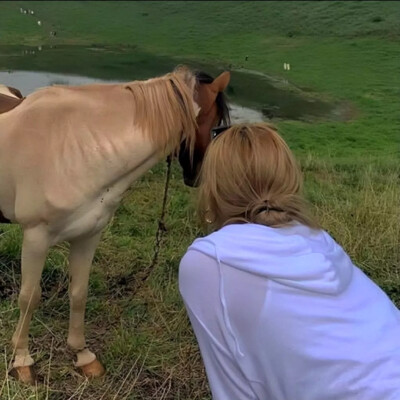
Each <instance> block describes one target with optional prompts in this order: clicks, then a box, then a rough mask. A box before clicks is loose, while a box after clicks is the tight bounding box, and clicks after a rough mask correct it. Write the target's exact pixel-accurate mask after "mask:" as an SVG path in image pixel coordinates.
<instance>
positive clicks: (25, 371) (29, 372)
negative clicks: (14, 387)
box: [8, 365, 37, 385]
mask: <svg viewBox="0 0 400 400" xmlns="http://www.w3.org/2000/svg"><path fill="white" fill-rule="evenodd" d="M8 374H9V375H10V376H12V377H13V378H15V379H16V380H17V381H20V382H22V383H27V384H29V385H34V384H35V382H36V381H37V376H36V372H35V369H34V368H33V366H32V365H30V366H27V367H15V368H13V369H12V370H11V371H9V373H8Z"/></svg>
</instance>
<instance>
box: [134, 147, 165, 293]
mask: <svg viewBox="0 0 400 400" xmlns="http://www.w3.org/2000/svg"><path fill="white" fill-rule="evenodd" d="M171 164H172V157H171V156H170V155H169V156H168V157H167V175H166V177H165V187H164V197H163V202H162V207H161V214H160V218H159V219H158V227H157V232H156V236H155V244H154V255H153V259H152V261H151V264H150V265H149V266H148V267H146V268H145V270H144V271H143V273H142V274H141V276H139V277H138V279H137V282H138V283H137V285H136V287H135V288H134V291H133V293H132V295H133V296H134V295H135V294H136V293H137V292H138V291H139V290H140V289H141V288H142V286H143V284H144V283H145V282H146V281H147V279H148V278H149V276H150V275H151V273H152V272H153V270H154V268H155V267H156V265H157V261H158V255H159V253H160V248H161V241H162V238H163V234H164V233H165V232H166V231H167V228H166V227H165V221H164V219H165V211H166V207H167V199H168V188H169V181H170V178H171Z"/></svg>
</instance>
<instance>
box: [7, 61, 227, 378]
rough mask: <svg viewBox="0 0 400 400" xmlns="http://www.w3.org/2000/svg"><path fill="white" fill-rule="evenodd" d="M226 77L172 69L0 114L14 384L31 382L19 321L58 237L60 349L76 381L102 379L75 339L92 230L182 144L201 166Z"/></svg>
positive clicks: (45, 97)
mask: <svg viewBox="0 0 400 400" xmlns="http://www.w3.org/2000/svg"><path fill="white" fill-rule="evenodd" d="M229 78H230V77H229V73H228V72H225V73H223V74H221V75H220V76H219V77H218V78H216V79H215V80H212V79H211V81H210V82H208V84H202V83H201V82H199V81H197V82H196V76H195V75H194V74H193V73H192V72H191V71H189V70H188V69H186V68H179V69H177V70H175V71H174V72H173V73H170V74H167V75H165V76H163V77H160V78H155V79H150V80H147V81H134V82H129V83H124V84H109V85H104V84H95V85H85V86H81V87H68V86H56V87H49V88H44V89H41V90H38V91H36V92H34V93H33V94H31V95H29V96H27V97H26V98H25V99H24V100H23V101H22V102H21V104H19V105H18V106H16V107H14V108H12V110H11V111H8V112H5V113H3V114H0V217H1V218H0V220H2V221H3V222H4V221H7V220H10V221H11V222H16V223H19V224H20V225H21V226H22V229H23V243H22V255H21V270H22V282H21V289H20V294H19V300H18V303H19V308H20V317H19V321H18V325H17V327H16V330H15V332H14V335H13V337H12V342H13V345H14V349H15V353H14V362H13V375H14V376H16V377H17V378H18V379H20V380H21V381H24V382H33V380H34V371H33V368H32V366H33V364H34V360H33V359H32V357H31V355H30V354H29V350H28V331H29V325H30V321H31V318H32V314H33V311H34V310H35V308H36V307H37V305H38V303H39V299H40V296H41V288H40V279H41V274H42V270H43V266H44V263H45V259H46V256H47V252H48V250H49V247H50V246H52V245H55V244H56V243H59V242H61V241H68V242H70V245H71V246H70V255H69V275H70V281H69V282H70V283H69V296H70V321H69V332H68V340H67V343H68V345H69V346H70V347H71V348H72V349H73V350H74V351H75V352H76V356H77V359H76V363H75V365H76V366H77V367H80V368H81V370H82V372H83V373H84V374H85V375H86V376H99V375H102V374H103V373H104V368H103V366H102V365H101V363H100V362H99V361H98V360H97V358H96V355H95V354H94V353H93V352H91V351H90V350H89V349H88V348H87V347H86V341H85V336H84V314H85V307H86V298H87V291H88V280H89V271H90V267H91V264H92V259H93V255H94V252H95V249H96V247H97V244H98V242H99V239H100V234H101V231H102V229H103V228H104V227H105V226H106V224H107V223H108V222H109V220H110V219H111V217H112V215H113V213H114V212H115V210H116V208H117V207H118V205H119V202H120V200H121V197H122V195H123V193H124V192H125V191H126V190H127V189H128V188H129V186H130V185H131V184H132V183H133V182H134V181H135V180H136V179H138V178H139V177H140V176H141V175H143V174H144V173H145V172H146V171H147V170H149V169H150V168H151V167H152V166H154V165H155V164H156V163H157V162H159V161H160V160H161V159H162V158H163V157H165V156H166V155H167V154H170V153H174V152H175V151H176V150H177V149H179V147H180V146H181V145H182V143H186V146H184V147H183V148H182V149H181V153H182V151H183V152H188V151H189V152H190V151H192V152H196V151H197V156H196V159H197V161H196V162H197V163H199V161H200V162H201V159H202V155H204V151H205V148H206V147H207V144H208V143H209V140H210V139H209V129H210V128H211V127H212V126H213V125H214V124H218V123H220V122H221V120H222V119H223V115H222V113H221V110H220V109H218V107H217V103H218V102H217V100H218V98H219V97H220V95H221V92H222V91H223V90H224V89H225V88H226V86H227V85H228V82H229ZM17 97H19V96H17ZM196 116H197V117H198V120H197V121H198V124H197V123H196ZM197 142H199V143H200V150H199V149H197V150H196V143H197ZM199 152H200V153H201V156H199ZM183 158H184V157H183ZM186 158H187V157H186ZM191 168H192V171H193V170H198V166H193V165H192V166H191ZM132 334H133V333H132Z"/></svg>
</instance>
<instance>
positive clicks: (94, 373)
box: [79, 359, 106, 378]
mask: <svg viewBox="0 0 400 400" xmlns="http://www.w3.org/2000/svg"><path fill="white" fill-rule="evenodd" d="M79 368H80V370H81V371H82V374H83V375H85V376H86V377H87V378H98V377H100V376H103V375H104V374H105V373H106V370H105V369H104V367H103V365H102V364H101V362H100V361H99V360H97V359H95V360H93V361H92V362H91V363H90V364H87V365H82V367H79Z"/></svg>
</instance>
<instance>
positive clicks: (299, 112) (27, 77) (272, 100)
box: [0, 46, 347, 122]
mask: <svg viewBox="0 0 400 400" xmlns="http://www.w3.org/2000/svg"><path fill="white" fill-rule="evenodd" d="M178 64H186V65H188V66H189V67H191V68H193V69H197V70H203V71H205V72H207V73H209V74H211V75H213V76H216V75H217V74H219V73H220V72H222V71H223V70H226V69H228V68H229V66H224V65H210V64H206V63H202V62H193V61H191V60H185V59H178V58H177V57H175V58H171V57H166V56H162V55H150V54H148V53H145V52H143V51H139V50H137V49H136V48H134V47H132V48H126V47H123V48H116V47H113V48H107V47H85V46H57V47H55V46H38V47H27V46H24V47H22V46H0V83H2V84H4V85H7V86H12V87H16V88H18V89H19V90H20V91H21V92H22V93H23V95H28V94H29V93H31V92H33V91H34V90H35V89H37V88H40V87H43V86H49V85H54V84H58V85H59V84H62V85H82V84H86V83H93V82H123V81H133V80H142V79H148V78H151V77H155V76H159V75H163V74H165V73H167V72H170V71H172V70H173V68H174V67H176V65H178ZM231 74H232V75H231V82H230V85H229V87H228V89H227V95H228V98H229V101H230V107H231V111H232V121H233V122H241V121H247V122H256V121H260V120H263V121H271V120H272V121H274V120H279V119H289V120H302V121H318V120H345V119H346V115H347V113H346V112H345V111H346V105H344V104H341V103H338V102H328V101H323V100H321V99H318V98H317V97H315V96H311V95H310V93H307V92H305V91H302V90H301V89H300V88H298V87H296V86H294V85H292V84H291V83H290V82H289V81H288V80H287V79H279V78H271V77H269V76H266V75H263V74H260V73H253V72H251V71H246V70H235V71H231Z"/></svg>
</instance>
